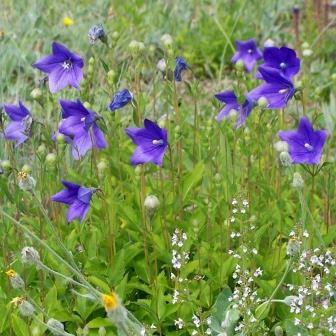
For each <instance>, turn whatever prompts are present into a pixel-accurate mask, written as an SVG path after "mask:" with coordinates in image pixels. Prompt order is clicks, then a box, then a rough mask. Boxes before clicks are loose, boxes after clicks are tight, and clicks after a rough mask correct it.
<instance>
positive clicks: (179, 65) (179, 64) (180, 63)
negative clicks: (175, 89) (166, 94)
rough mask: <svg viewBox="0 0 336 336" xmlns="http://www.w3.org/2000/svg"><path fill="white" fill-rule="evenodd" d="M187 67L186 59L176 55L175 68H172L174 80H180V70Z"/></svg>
mask: <svg viewBox="0 0 336 336" xmlns="http://www.w3.org/2000/svg"><path fill="white" fill-rule="evenodd" d="M187 69H188V64H187V62H186V60H185V59H184V58H183V57H181V56H177V57H176V60H175V69H174V78H175V80H176V82H181V81H182V76H181V74H182V71H184V70H187Z"/></svg>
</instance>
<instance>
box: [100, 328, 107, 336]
mask: <svg viewBox="0 0 336 336" xmlns="http://www.w3.org/2000/svg"><path fill="white" fill-rule="evenodd" d="M98 336H106V329H105V328H104V327H100V328H99V330H98Z"/></svg>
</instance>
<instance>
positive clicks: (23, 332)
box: [12, 314, 29, 336]
mask: <svg viewBox="0 0 336 336" xmlns="http://www.w3.org/2000/svg"><path fill="white" fill-rule="evenodd" d="M12 328H13V331H14V333H15V335H16V336H29V327H28V325H27V323H26V322H25V321H24V320H22V318H20V317H19V316H17V315H14V314H13V315H12Z"/></svg>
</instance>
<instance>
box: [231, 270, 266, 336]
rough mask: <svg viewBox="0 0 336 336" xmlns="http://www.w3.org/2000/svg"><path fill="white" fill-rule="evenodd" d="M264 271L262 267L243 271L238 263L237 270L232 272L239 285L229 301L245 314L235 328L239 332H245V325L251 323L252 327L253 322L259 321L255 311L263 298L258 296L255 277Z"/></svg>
mask: <svg viewBox="0 0 336 336" xmlns="http://www.w3.org/2000/svg"><path fill="white" fill-rule="evenodd" d="M262 272H263V271H262V269H261V268H260V267H258V268H257V269H256V270H255V271H252V272H251V271H249V270H244V271H243V270H242V268H241V266H240V265H236V268H235V271H234V272H233V274H232V277H233V279H234V280H235V281H236V284H237V286H236V287H235V289H234V291H233V294H232V296H231V297H230V298H229V301H230V302H232V307H233V308H235V309H238V310H239V311H240V312H241V313H242V315H243V320H242V321H241V322H240V323H239V324H238V326H237V327H236V328H235V331H237V332H242V333H243V331H244V327H245V325H249V328H250V327H251V324H253V323H256V322H257V319H256V317H255V316H254V314H253V311H254V310H255V308H256V307H257V305H258V304H259V303H260V302H261V298H259V297H258V294H257V290H256V289H255V288H254V283H255V279H256V278H259V277H260V276H261V275H262Z"/></svg>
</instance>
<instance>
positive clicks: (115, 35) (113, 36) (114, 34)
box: [112, 31, 119, 40]
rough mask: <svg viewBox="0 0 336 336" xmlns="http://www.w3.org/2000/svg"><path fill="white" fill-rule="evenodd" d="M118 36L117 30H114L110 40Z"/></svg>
mask: <svg viewBox="0 0 336 336" xmlns="http://www.w3.org/2000/svg"><path fill="white" fill-rule="evenodd" d="M118 37H119V32H118V31H114V32H113V33H112V40H116V39H117V38H118Z"/></svg>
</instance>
